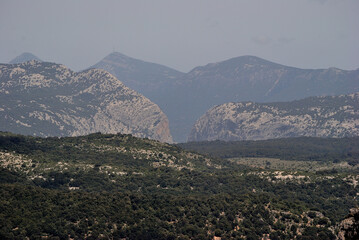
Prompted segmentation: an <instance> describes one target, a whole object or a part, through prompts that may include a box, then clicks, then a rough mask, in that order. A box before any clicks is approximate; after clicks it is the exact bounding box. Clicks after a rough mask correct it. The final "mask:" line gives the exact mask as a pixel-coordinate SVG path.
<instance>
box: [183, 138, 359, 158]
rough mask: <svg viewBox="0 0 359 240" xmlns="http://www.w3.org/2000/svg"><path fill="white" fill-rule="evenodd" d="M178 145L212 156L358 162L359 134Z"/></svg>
mask: <svg viewBox="0 0 359 240" xmlns="http://www.w3.org/2000/svg"><path fill="white" fill-rule="evenodd" d="M178 146H180V147H182V148H184V149H187V150H192V151H197V152H199V153H202V154H207V155H209V156H211V157H219V158H240V157H268V158H279V159H282V160H296V161H318V162H344V161H346V162H348V163H349V164H350V165H356V164H359V137H352V138H316V137H298V138H281V139H271V140H261V141H232V142H225V141H212V142H189V143H181V144H178Z"/></svg>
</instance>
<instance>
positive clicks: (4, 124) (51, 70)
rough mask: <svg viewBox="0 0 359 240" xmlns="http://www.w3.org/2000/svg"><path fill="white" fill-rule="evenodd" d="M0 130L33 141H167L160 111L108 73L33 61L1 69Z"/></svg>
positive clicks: (168, 139) (163, 118)
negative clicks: (114, 137) (107, 137)
mask: <svg viewBox="0 0 359 240" xmlns="http://www.w3.org/2000/svg"><path fill="white" fill-rule="evenodd" d="M0 126H1V127H0V131H11V132H14V133H22V134H28V135H36V136H78V135H84V134H89V133H93V132H103V133H118V132H121V133H126V134H133V135H134V136H138V137H148V138H152V139H156V140H160V141H163V142H172V137H171V134H170V131H169V128H168V119H167V117H166V115H165V114H164V113H163V112H162V111H161V109H160V108H159V107H158V106H157V105H156V104H154V103H153V102H151V101H150V100H149V99H147V98H145V97H144V96H143V95H141V94H138V93H137V92H135V91H133V90H132V89H129V88H128V87H126V86H125V85H124V84H123V83H122V82H121V81H119V80H118V79H117V78H115V77H114V76H113V75H111V74H110V73H108V72H106V71H104V70H101V69H90V70H86V71H83V72H80V73H76V72H73V71H71V70H70V69H68V68H67V67H65V66H63V65H59V64H55V63H47V62H39V61H36V60H32V61H28V62H25V63H20V64H1V65H0Z"/></svg>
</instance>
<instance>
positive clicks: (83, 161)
mask: <svg viewBox="0 0 359 240" xmlns="http://www.w3.org/2000/svg"><path fill="white" fill-rule="evenodd" d="M343 144H344V143H343ZM0 165H1V172H0V202H1V204H0V209H1V211H0V238H1V239H24V238H26V237H29V238H30V239H38V238H53V239H68V238H75V239H84V238H86V239H109V238H110V239H112V238H113V239H119V238H125V239H213V237H214V236H218V237H221V238H222V239H238V238H239V239H240V238H244V237H246V239H261V238H262V237H267V238H270V239H292V238H295V237H296V238H297V239H335V237H336V234H337V230H338V224H339V223H340V221H341V220H342V219H344V217H345V216H347V214H348V212H349V209H351V208H353V207H355V206H356V205H357V204H358V200H357V198H356V196H357V193H358V186H357V181H358V180H359V179H358V174H357V172H356V171H355V170H347V171H339V172H338V171H337V172H330V171H321V172H316V173H313V172H305V171H286V170H270V169H266V170H263V169H255V168H249V167H245V166H243V165H240V164H235V163H233V162H231V161H229V160H225V159H219V158H210V157H206V156H203V155H200V154H197V153H193V152H188V151H185V150H182V149H181V148H179V147H178V146H174V145H170V144H164V143H160V142H158V141H154V140H149V139H140V138H135V137H133V136H131V135H123V134H116V135H113V134H100V133H97V134H91V135H87V136H82V137H66V138H39V137H25V136H21V135H14V134H11V133H1V134H0Z"/></svg>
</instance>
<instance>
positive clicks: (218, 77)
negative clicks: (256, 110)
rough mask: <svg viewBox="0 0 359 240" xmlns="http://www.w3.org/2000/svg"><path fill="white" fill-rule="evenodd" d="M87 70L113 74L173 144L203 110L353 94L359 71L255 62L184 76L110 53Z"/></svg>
mask: <svg viewBox="0 0 359 240" xmlns="http://www.w3.org/2000/svg"><path fill="white" fill-rule="evenodd" d="M93 67H97V68H103V69H105V70H107V71H110V72H111V73H113V74H114V75H115V76H116V77H118V78H119V79H120V80H121V81H123V82H124V83H125V84H127V85H128V86H130V87H132V88H133V89H135V90H136V91H139V92H140V93H142V94H144V95H145V96H146V97H148V98H150V99H151V100H152V101H154V102H155V103H156V104H158V105H159V106H160V108H161V109H162V110H163V111H164V112H165V113H166V115H167V116H168V118H169V121H170V128H171V133H172V135H173V136H174V140H175V141H176V142H184V141H185V140H186V138H187V137H188V134H189V133H190V131H191V128H192V126H193V124H194V123H195V121H196V120H197V119H198V118H199V117H200V116H201V115H202V114H204V113H205V112H206V111H207V110H208V109H209V108H211V107H213V106H215V105H219V104H223V103H227V102H238V101H256V102H274V101H292V100H298V99H302V98H305V97H310V96H322V95H323V96H324V95H340V94H349V93H353V92H358V91H359V69H357V70H353V71H346V70H340V69H337V68H329V69H299V68H295V67H288V66H284V65H281V64H277V63H273V62H270V61H267V60H264V59H261V58H258V57H255V56H241V57H236V58H232V59H229V60H225V61H221V62H217V63H210V64H207V65H205V66H199V67H196V68H194V69H193V70H191V71H190V72H188V73H186V74H184V73H181V72H178V71H175V70H173V69H170V68H167V67H165V66H162V65H158V64H151V63H148V62H144V61H140V60H137V59H133V58H130V57H127V56H125V55H123V54H120V53H112V54H110V55H109V56H107V57H105V58H104V59H103V60H102V61H101V62H99V63H98V64H96V65H94V66H93Z"/></svg>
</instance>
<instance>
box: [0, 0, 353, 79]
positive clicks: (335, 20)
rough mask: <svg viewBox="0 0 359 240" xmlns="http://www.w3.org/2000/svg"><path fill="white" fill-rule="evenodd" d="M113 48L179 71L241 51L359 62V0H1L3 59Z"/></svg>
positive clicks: (97, 54)
mask: <svg viewBox="0 0 359 240" xmlns="http://www.w3.org/2000/svg"><path fill="white" fill-rule="evenodd" d="M113 51H118V52H121V53H124V54H126V55H128V56H130V57H134V58H138V59H142V60H145V61H150V62H155V63H160V64H164V65H167V66H169V67H172V68H175V69H177V70H180V71H185V72H187V71H189V70H191V69H192V68H194V67H196V66H199V65H205V64H207V63H210V62H218V61H222V60H226V59H229V58H232V57H237V56H242V55H255V56H258V57H261V58H264V59H267V60H270V61H274V62H277V63H281V64H284V65H289V66H295V67H300V68H327V67H338V68H341V69H347V70H352V69H357V68H359V1H358V0H202V1H200V0H177V1H173V0H153V1H151V0H143V1H136V0H128V1H121V0H117V1H106V0H101V1H100V0H98V1H90V0H58V1H50V0H43V1H38V0H31V1H29V0H0V62H2V63H7V62H9V61H10V60H11V59H13V58H14V57H15V56H17V55H19V54H21V53H23V52H31V53H33V54H35V55H36V56H38V57H39V58H41V59H43V60H45V61H52V62H57V63H63V64H65V65H67V66H68V67H70V68H72V69H73V70H82V69H84V68H87V67H89V66H91V65H93V64H95V63H96V62H98V61H100V60H101V59H102V58H104V57H105V56H106V55H108V54H109V53H111V52H113Z"/></svg>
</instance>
